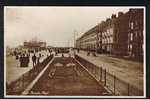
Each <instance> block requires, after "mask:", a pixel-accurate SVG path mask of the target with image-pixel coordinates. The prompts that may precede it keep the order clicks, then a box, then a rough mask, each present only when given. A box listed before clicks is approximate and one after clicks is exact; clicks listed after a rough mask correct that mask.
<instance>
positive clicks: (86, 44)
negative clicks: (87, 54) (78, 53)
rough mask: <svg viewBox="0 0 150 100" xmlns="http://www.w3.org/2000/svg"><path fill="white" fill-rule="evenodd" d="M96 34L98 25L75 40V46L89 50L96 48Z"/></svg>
mask: <svg viewBox="0 0 150 100" xmlns="http://www.w3.org/2000/svg"><path fill="white" fill-rule="evenodd" d="M97 34H98V27H97V26H95V27H93V28H92V29H90V30H89V31H87V32H86V33H84V34H83V36H81V37H80V38H78V39H77V40H76V48H79V49H83V50H90V51H95V50H97V48H98V46H97V38H98V37H97Z"/></svg>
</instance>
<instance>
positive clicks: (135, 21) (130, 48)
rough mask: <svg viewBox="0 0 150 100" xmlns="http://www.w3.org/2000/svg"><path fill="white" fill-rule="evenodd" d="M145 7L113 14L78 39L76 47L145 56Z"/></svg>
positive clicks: (138, 56)
mask: <svg viewBox="0 0 150 100" xmlns="http://www.w3.org/2000/svg"><path fill="white" fill-rule="evenodd" d="M143 16H144V9H143V8H134V9H133V8H132V9H129V11H128V12H126V13H123V12H118V16H116V15H115V14H112V16H111V18H107V19H106V20H105V21H102V22H101V23H99V24H98V25H96V26H95V27H93V28H91V29H90V30H88V31H87V32H85V33H84V34H83V35H82V36H81V37H79V38H78V39H77V40H76V48H78V49H83V50H91V51H95V52H97V53H108V54H111V55H117V56H128V57H132V58H141V59H142V57H143V35H144V34H143V33H144V32H143V30H144V29H143V23H144V17H143Z"/></svg>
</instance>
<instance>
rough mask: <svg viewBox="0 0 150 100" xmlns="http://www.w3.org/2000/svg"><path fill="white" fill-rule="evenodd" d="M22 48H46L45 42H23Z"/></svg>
mask: <svg viewBox="0 0 150 100" xmlns="http://www.w3.org/2000/svg"><path fill="white" fill-rule="evenodd" d="M24 47H25V48H30V49H32V48H45V47H46V42H42V41H28V42H27V41H25V42H24Z"/></svg>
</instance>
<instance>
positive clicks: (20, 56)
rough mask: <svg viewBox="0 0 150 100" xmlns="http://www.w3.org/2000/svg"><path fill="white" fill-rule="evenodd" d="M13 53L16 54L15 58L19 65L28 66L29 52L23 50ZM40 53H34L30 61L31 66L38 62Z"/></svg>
mask: <svg viewBox="0 0 150 100" xmlns="http://www.w3.org/2000/svg"><path fill="white" fill-rule="evenodd" d="M14 55H15V56H16V59H17V60H19V62H20V67H28V66H29V63H30V57H31V55H30V52H24V53H16V52H14ZM40 58H41V53H39V55H38V56H37V55H36V54H35V53H34V54H33V56H32V63H33V67H34V66H35V65H36V64H39V63H40Z"/></svg>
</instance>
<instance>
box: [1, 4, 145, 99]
mask: <svg viewBox="0 0 150 100" xmlns="http://www.w3.org/2000/svg"><path fill="white" fill-rule="evenodd" d="M6 7H7V8H18V7H20V6H18V7H17V6H4V98H91V99H92V98H146V7H145V6H121V7H120V6H84V7H91V8H92V7H106V8H114V7H118V8H143V9H144V19H143V20H144V24H143V27H144V28H143V34H144V37H143V40H144V73H143V74H144V75H143V80H144V82H143V85H144V87H143V89H144V95H143V96H17V95H9V96H8V95H6V35H5V24H6V23H5V22H6ZM21 7H27V8H29V7H30V8H31V7H41V8H43V7H66V8H69V7H77V8H78V7H82V6H21Z"/></svg>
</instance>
